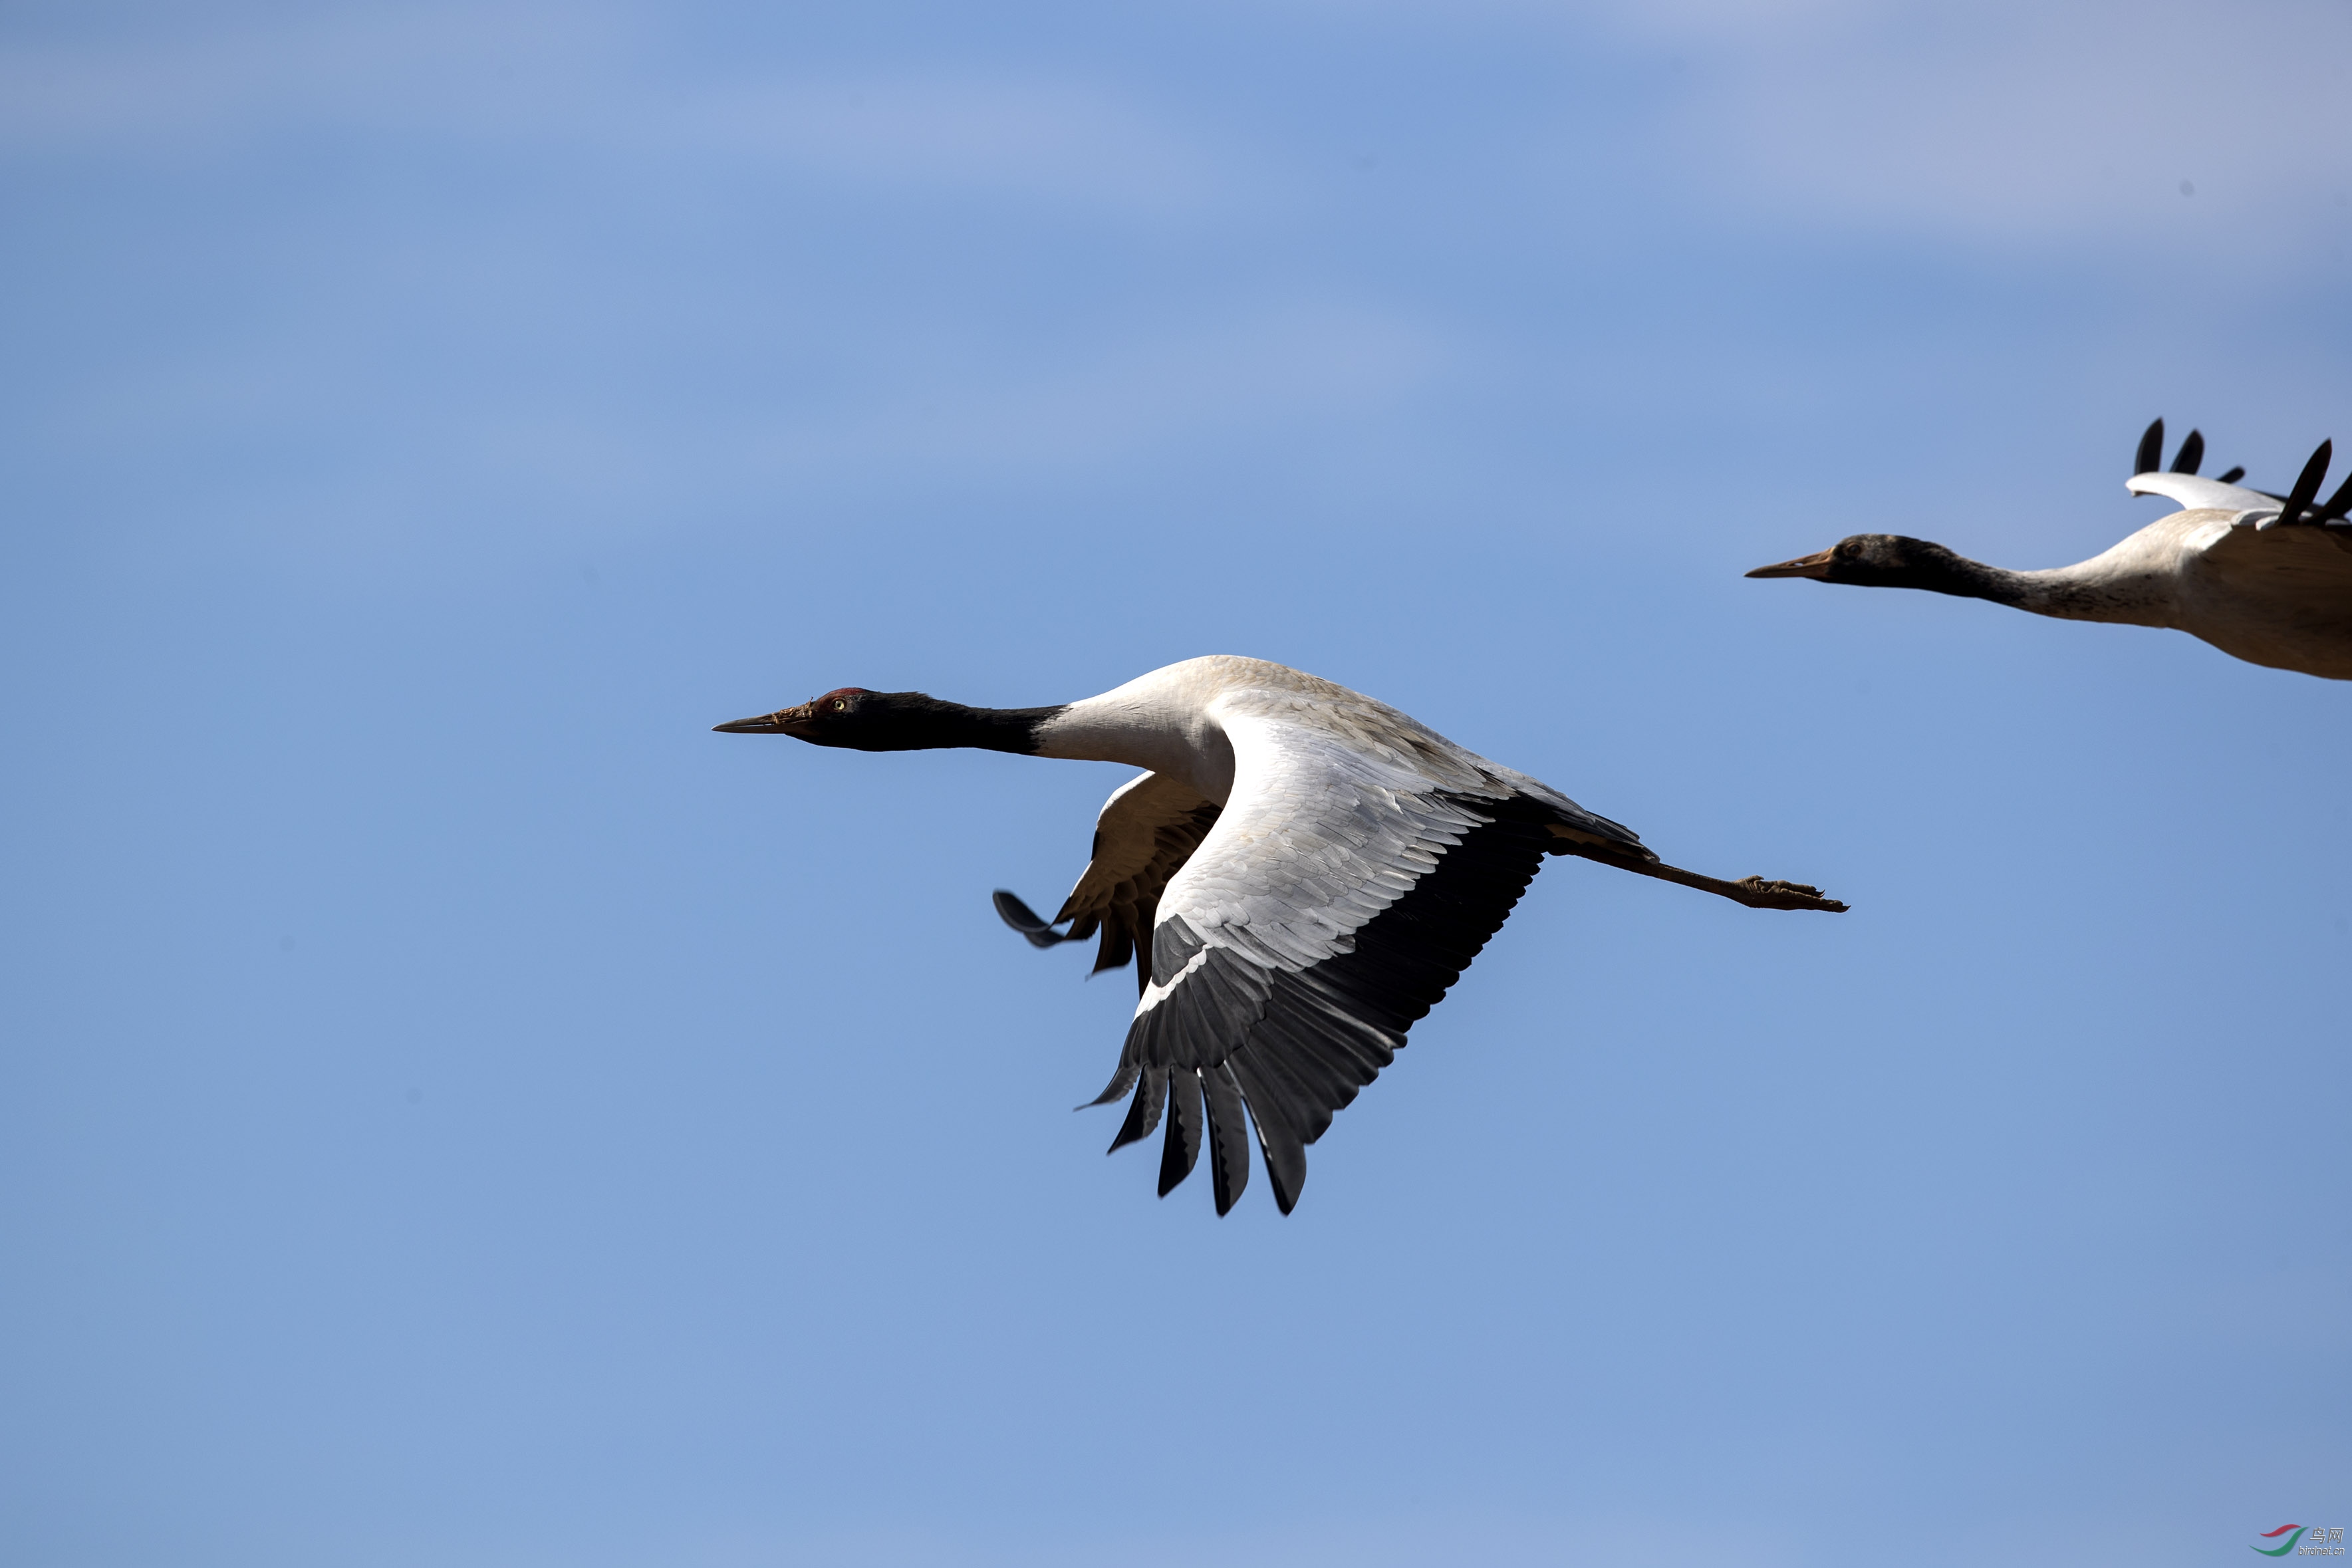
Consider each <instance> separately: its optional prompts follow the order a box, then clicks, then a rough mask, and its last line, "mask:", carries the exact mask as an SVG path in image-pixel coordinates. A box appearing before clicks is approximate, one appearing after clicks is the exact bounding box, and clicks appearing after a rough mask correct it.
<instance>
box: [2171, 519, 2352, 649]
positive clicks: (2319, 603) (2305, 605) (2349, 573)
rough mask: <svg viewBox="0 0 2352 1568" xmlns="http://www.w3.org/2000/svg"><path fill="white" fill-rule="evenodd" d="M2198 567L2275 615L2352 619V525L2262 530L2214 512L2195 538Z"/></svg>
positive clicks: (2333, 620)
mask: <svg viewBox="0 0 2352 1568" xmlns="http://www.w3.org/2000/svg"><path fill="white" fill-rule="evenodd" d="M2189 548H2190V550H2191V551H2192V552H2194V554H2195V555H2196V557H2197V563H2198V571H2199V573H2200V574H2204V575H2210V576H2211V577H2212V578H2213V579H2215V580H2216V581H2217V582H2220V583H2221V584H2226V585H2227V586H2228V587H2229V588H2230V589H2231V591H2232V592H2234V593H2235V594H2237V595H2241V596H2242V597H2243V598H2246V599H2248V600H2251V601H2253V602H2256V603H2260V604H2263V605H2269V606H2271V607H2272V608H2273V612H2274V613H2277V614H2283V615H2287V616H2297V615H2300V616H2310V617H2314V618H2315V619H2316V620H2318V621H2320V622H2324V623H2326V624H2329V625H2334V626H2346V625H2347V623H2352V526H2347V525H2346V524H2344V523H2340V522H2326V523H2316V524H2315V523H2310V522H2305V523H2302V524H2299V525H2286V526H2273V527H2271V528H2263V527H2262V526H2261V525H2260V523H2259V522H2258V521H2255V520H2253V519H2244V520H2238V519H2232V518H2228V517H2221V516H2216V517H2214V518H2213V519H2212V520H2211V521H2209V522H2208V523H2206V525H2205V526H2203V527H2202V528H2200V529H2199V530H2198V531H2197V533H2196V534H2195V535H2194V536H2192V538H2191V540H2190V544H2189Z"/></svg>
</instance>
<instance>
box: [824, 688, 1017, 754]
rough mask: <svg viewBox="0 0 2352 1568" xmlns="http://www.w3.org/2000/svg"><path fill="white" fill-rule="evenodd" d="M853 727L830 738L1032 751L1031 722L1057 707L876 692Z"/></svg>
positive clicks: (862, 744) (897, 748)
mask: <svg viewBox="0 0 2352 1568" xmlns="http://www.w3.org/2000/svg"><path fill="white" fill-rule="evenodd" d="M1060 711H1061V708H1060V707H1059V706H1058V705H1057V706H1055V707H1052V708H967V707H965V706H964V705H963V704H962V703H961V702H942V701H940V700H939V699H938V698H936V697H927V696H925V695H924V694H923V693H921V692H919V691H885V692H876V693H875V694H874V695H872V696H871V697H868V698H867V699H866V711H865V712H864V713H861V714H860V715H859V722H858V724H857V726H856V731H854V732H853V733H851V734H848V735H845V736H844V737H843V738H842V739H841V740H839V741H836V742H832V743H833V744H836V745H845V746H851V747H854V748H856V750H858V751H861V752H928V751H938V750H941V749H944V748H948V747H953V746H971V747H977V748H978V749H979V750H981V751H984V752H1016V753H1018V754H1020V755H1022V756H1032V755H1034V754H1035V752H1036V750H1037V726H1038V725H1040V724H1042V723H1044V722H1045V721H1046V720H1048V719H1051V718H1052V717H1053V716H1054V715H1055V714H1056V713H1059V712H1060Z"/></svg>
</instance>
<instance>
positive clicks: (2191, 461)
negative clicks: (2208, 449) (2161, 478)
mask: <svg viewBox="0 0 2352 1568" xmlns="http://www.w3.org/2000/svg"><path fill="white" fill-rule="evenodd" d="M2204 461H2205V437H2204V434H2203V433H2202V432H2201V431H2197V430H2191V431H2190V432H2189V439H2187V440H2186V441H2183V442H2181V443H2180V455H2179V457H2177V458H2173V459H2172V471H2173V472H2174V473H2176V474H2193V473H2195V472H2196V471H2197V469H2198V467H2199V466H2200V464H2202V463H2203V462H2204Z"/></svg>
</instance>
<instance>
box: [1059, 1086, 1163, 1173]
mask: <svg viewBox="0 0 2352 1568" xmlns="http://www.w3.org/2000/svg"><path fill="white" fill-rule="evenodd" d="M1167 1102H1168V1074H1167V1072H1166V1071H1165V1070H1164V1069H1163V1068H1145V1069H1144V1071H1143V1081H1142V1083H1141V1084H1140V1085H1139V1087H1138V1088H1137V1089H1136V1091H1135V1099H1134V1100H1131V1101H1130V1102H1129V1105H1128V1108H1127V1120H1126V1121H1122V1122H1120V1123H1119V1124H1118V1137H1116V1138H1114V1139H1112V1140H1111V1141H1110V1147H1109V1148H1108V1149H1106V1150H1104V1151H1103V1152H1104V1153H1106V1154H1116V1153H1118V1152H1119V1151H1120V1150H1121V1149H1124V1148H1126V1147H1127V1146H1128V1145H1129V1143H1140V1142H1143V1141H1144V1140H1145V1139H1146V1138H1149V1137H1150V1136H1151V1131H1152V1129H1153V1128H1155V1127H1157V1126H1159V1125H1160V1107H1162V1106H1163V1105H1165V1104H1167ZM1079 1109H1080V1110H1084V1109H1086V1108H1085V1107H1084V1106H1081V1107H1079Z"/></svg>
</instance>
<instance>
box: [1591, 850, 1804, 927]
mask: <svg viewBox="0 0 2352 1568" xmlns="http://www.w3.org/2000/svg"><path fill="white" fill-rule="evenodd" d="M1551 852H1552V853H1553V854H1555V855H1578V856H1581V857H1582V858H1585V859H1587V860H1597V861H1599V862H1600V863H1601V865H1603V866H1614V867H1615V868H1617V869H1619V870H1620V871H1631V872H1633V873H1634V874H1635V875H1637V876H1643V877H1655V878H1657V879H1658V880H1660V881H1662V882H1673V883H1675V884H1677V885H1678V886H1681V887H1685V888H1696V889H1698V890H1699V891H1700V892H1702V893H1713V894H1714V895H1715V896H1716V897H1717V898H1719V899H1729V900H1731V901H1732V902H1733V903H1735V904H1746V905H1747V906H1748V908H1749V909H1751V910H1822V911H1824V912H1826V913H1829V914H1833V915H1842V914H1843V913H1845V910H1846V907H1845V905H1843V904H1842V903H1840V902H1839V901H1838V900H1835V899H1830V898H1824V897H1822V890H1821V889H1819V888H1815V887H1811V886H1808V885H1807V884H1805V883H1803V882H1782V881H1777V880H1774V879H1771V878H1768V877H1742V878H1740V879H1739V880H1738V881H1737V882H1727V881H1725V880H1723V879H1721V878H1719V877H1702V876H1700V875H1699V874H1698V873H1697V872H1696V871H1685V870H1684V869H1683V868H1681V867H1679V866H1669V865H1667V864H1665V863H1664V861H1661V860H1637V859H1635V858H1633V856H1630V855H1618V854H1612V853H1611V852H1610V851H1609V850H1608V849H1606V848H1603V847H1601V846H1600V845H1597V844H1588V843H1583V842H1580V841H1579V840H1577V839H1573V838H1569V837H1561V838H1560V839H1559V841H1558V842H1557V843H1555V844H1553V845H1552V846H1551Z"/></svg>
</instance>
